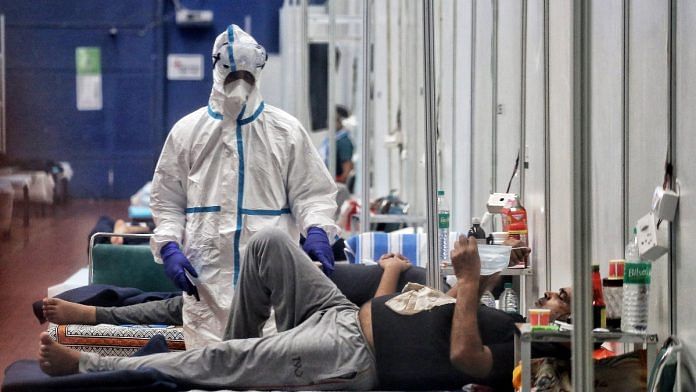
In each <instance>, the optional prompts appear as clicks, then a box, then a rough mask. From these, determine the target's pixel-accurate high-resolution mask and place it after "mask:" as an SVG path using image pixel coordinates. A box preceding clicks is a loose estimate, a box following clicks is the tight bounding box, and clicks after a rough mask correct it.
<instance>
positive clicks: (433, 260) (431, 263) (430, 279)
mask: <svg viewBox="0 0 696 392" xmlns="http://www.w3.org/2000/svg"><path fill="white" fill-rule="evenodd" d="M423 49H424V56H423V76H424V86H425V96H424V100H425V102H424V103H425V143H426V148H425V179H426V188H427V189H426V191H427V199H426V200H427V205H426V218H427V219H426V224H427V229H428V271H427V280H426V282H427V284H428V285H429V286H430V287H434V288H440V286H441V281H442V279H441V278H440V262H439V259H438V254H437V195H436V192H437V143H436V141H437V123H436V122H437V113H436V110H437V109H436V104H437V97H436V95H435V94H436V93H435V18H434V10H433V0H423Z"/></svg>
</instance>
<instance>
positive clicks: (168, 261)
mask: <svg viewBox="0 0 696 392" xmlns="http://www.w3.org/2000/svg"><path fill="white" fill-rule="evenodd" d="M160 255H162V261H163V262H164V272H165V273H166V274H167V276H168V277H169V279H171V280H172V282H174V284H175V285H176V287H178V288H180V289H181V290H183V291H185V292H186V294H188V295H193V296H194V297H196V301H200V300H201V299H200V297H199V296H198V289H197V288H196V286H195V285H194V284H193V282H191V280H189V278H188V277H187V276H186V272H185V271H188V273H189V274H191V276H193V277H195V278H197V277H198V273H197V272H196V270H195V269H194V268H193V266H192V265H191V263H190V262H189V261H188V259H187V258H186V256H184V254H183V253H181V250H179V245H178V244H177V243H176V242H168V243H167V244H166V245H164V246H163V247H162V249H160Z"/></svg>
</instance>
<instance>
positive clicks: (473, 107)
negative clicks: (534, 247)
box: [465, 0, 478, 223]
mask: <svg viewBox="0 0 696 392" xmlns="http://www.w3.org/2000/svg"><path fill="white" fill-rule="evenodd" d="M477 10H478V5H477V0H472V1H471V92H470V95H469V96H470V97H471V102H470V109H469V111H470V113H471V114H470V116H471V117H470V118H469V119H470V121H471V123H470V128H471V134H470V135H469V156H470V157H472V159H471V161H472V162H471V165H469V178H470V179H471V181H470V182H469V194H470V195H473V194H474V170H476V169H478V166H477V165H476V162H475V161H474V159H473V157H474V156H476V155H475V154H474V148H475V147H474V143H473V141H474V134H475V133H476V19H477V18H476V16H477ZM469 200H471V199H469ZM470 204H471V205H470V206H469V211H470V215H471V216H476V215H475V214H478V211H474V210H475V209H476V207H474V206H473V203H470ZM465 223H469V222H465Z"/></svg>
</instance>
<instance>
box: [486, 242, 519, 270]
mask: <svg viewBox="0 0 696 392" xmlns="http://www.w3.org/2000/svg"><path fill="white" fill-rule="evenodd" d="M478 252H479V258H480V259H481V275H493V274H494V273H496V272H500V271H502V270H503V269H505V268H506V267H507V266H508V264H509V263H510V253H512V247H511V246H505V245H479V246H478Z"/></svg>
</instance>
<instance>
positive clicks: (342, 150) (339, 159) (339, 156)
mask: <svg viewBox="0 0 696 392" xmlns="http://www.w3.org/2000/svg"><path fill="white" fill-rule="evenodd" d="M352 160H353V142H352V141H351V140H350V137H348V136H347V135H346V136H343V137H341V138H337V139H336V175H337V176H340V175H342V174H343V162H349V161H352Z"/></svg>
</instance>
